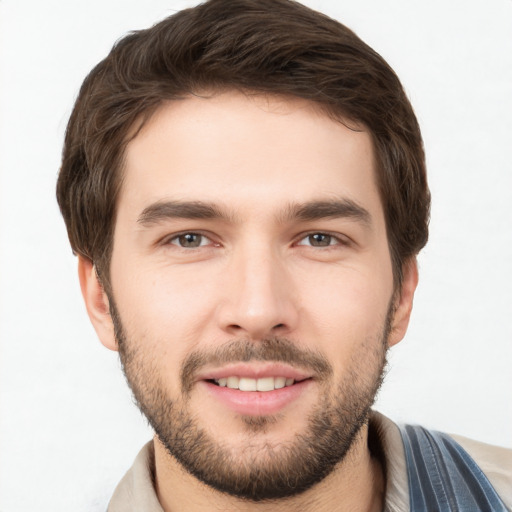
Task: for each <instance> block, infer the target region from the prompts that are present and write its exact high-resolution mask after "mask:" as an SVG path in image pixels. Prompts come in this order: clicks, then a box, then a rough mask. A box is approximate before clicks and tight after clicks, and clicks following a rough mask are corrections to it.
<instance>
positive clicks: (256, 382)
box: [215, 376, 295, 391]
mask: <svg viewBox="0 0 512 512" xmlns="http://www.w3.org/2000/svg"><path fill="white" fill-rule="evenodd" d="M215 382H216V383H217V384H218V385H219V386H221V387H228V388H231V389H239V390H240V391H273V390H274V389H281V388H284V387H286V386H291V385H293V384H294V383H295V380H294V379H287V378H286V377H262V378H261V379H249V378H247V377H240V378H239V377H235V376H233V377H223V378H222V379H215Z"/></svg>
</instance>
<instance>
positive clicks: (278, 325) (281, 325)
mask: <svg viewBox="0 0 512 512" xmlns="http://www.w3.org/2000/svg"><path fill="white" fill-rule="evenodd" d="M281 327H284V324H277V325H274V327H273V329H280V328H281Z"/></svg>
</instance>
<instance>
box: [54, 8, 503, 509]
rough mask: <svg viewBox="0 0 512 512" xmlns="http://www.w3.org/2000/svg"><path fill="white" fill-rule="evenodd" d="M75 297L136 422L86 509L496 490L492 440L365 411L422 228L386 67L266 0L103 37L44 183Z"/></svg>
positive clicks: (407, 288) (394, 332)
mask: <svg viewBox="0 0 512 512" xmlns="http://www.w3.org/2000/svg"><path fill="white" fill-rule="evenodd" d="M57 195H58V200H59V205H60V207H61V210H62V213H63V215H64V218H65V221H66V225H67V228H68V233H69V237H70V241H71V244H72V247H73V249H74V250H75V252H76V253H77V254H78V257H79V276H80V283H81V287H82V292H83V295H84V299H85V303H86V307H87V310H88V313H89V316H90V318H91V321H92V323H93V325H94V327H95V329H96V332H97V333H98V336H99V338H100V340H101V341H102V343H103V344H104V345H105V346H107V347H108V348H111V349H113V350H119V354H120V358H121V361H122V364H123V368H124V372H125V374H126V377H127V380H128V383H129V385H130V387H131V389H132V391H133V394H134V396H135V398H136V400H137V403H138V405H139V407H140V409H141V410H142V411H143V413H144V414H145V415H146V417H147V418H148V420H149V422H150V424H151V426H152V427H153V429H154V430H155V438H154V440H153V442H151V443H149V444H148V445H146V446H145V447H144V448H143V450H142V451H141V453H140V454H139V456H138V457H137V459H136V461H135V463H134V466H133V467H132V468H131V469H130V471H129V472H128V473H127V475H126V476H125V478H124V479H123V481H122V482H121V483H120V485H119V486H118V488H117V490H116V492H115V494H114V496H113V498H112V500H111V503H110V506H109V510H111V511H117V510H155V511H157V510H158V511H161V510H164V511H179V510H187V511H196V510H197V511H200V510H217V509H218V510H267V509H268V510H301V511H308V510H315V511H318V510H361V511H380V510H397V511H402V510H409V509H411V510H432V511H433V510H443V511H444V510H493V511H494V510H507V507H511V506H512V505H511V504H512V492H511V488H512V485H511V474H512V468H511V462H510V458H511V454H510V451H507V450H501V449H498V448H494V447H488V446H485V445H481V444H479V443H475V442H471V441H467V440H463V439H457V441H455V440H454V439H453V438H452V437H449V436H447V435H445V434H441V433H437V432H430V431H426V430H425V429H422V428H420V427H410V426H405V427H402V428H401V429H399V428H398V427H397V426H396V425H395V424H394V423H392V422H391V421H390V420H388V419H387V418H384V417H383V416H381V415H379V414H378V413H375V412H372V411H371V406H372V404H373V401H374V398H375V395H376V393H377V391H378V389H379V386H380V384H381V381H382V376H383V370H384V367H385V361H386V351H387V349H388V348H389V347H390V346H392V345H394V344H396V343H398V342H399V341H400V340H401V339H402V338H403V336H404V334H405V332H406V329H407V325H408V321H409V316H410V313H411V308H412V301H413V296H414V291H415V288H416V285H417V280H418V272H417V266H416V259H415V258H416V255H417V253H418V252H419V251H420V250H421V248H422V247H423V246H424V245H425V243H426V241H427V234H428V233H427V231H428V229H427V226H428V216H429V204H430V195H429V191H428V187H427V182H426V173H425V164H424V154H423V147H422V141H421V135H420V131H419V127H418V124H417V121H416V118H415V116H414V113H413V111H412V108H411V106H410V104H409V101H408V99H407V97H406V95H405V94H404V92H403V89H402V87H401V85H400V82H399V81H398V79H397V77H396V75H395V74H394V73H393V71H392V70H391V69H390V68H389V66H388V65H387V64H386V63H385V62H384V61H383V59H382V58H381V57H380V56H379V55H378V54H376V53H375V52H374V51H373V50H372V49H371V48H369V47H368V46H367V45H365V43H363V42H362V41H361V40H360V39H359V38H357V36H355V34H353V33H352V32H351V31H349V30H348V29H347V28H346V27H344V26H342V25H340V24H339V23H337V22H335V21H333V20H331V19H329V18H327V17H325V16H323V15H321V14H319V13H316V12H314V11H311V10H309V9H307V8H306V7H303V6H301V5H300V4H297V3H294V2H289V1H287V0H263V1H256V0H234V1H230V2H227V1H223V0H211V1H210V2H206V3H205V4H202V5H200V6H198V7H196V8H194V9H189V10H185V11H181V12H179V13H177V14H175V15H174V16H171V17H170V18H168V19H166V20H164V21H162V22H161V23H159V24H157V25H156V26H154V27H153V28H151V29H149V30H145V31H140V32H136V33H132V34H130V35H128V36H126V37H125V38H124V39H122V40H121V41H119V42H118V43H117V44H116V46H115V47H114V48H113V50H112V51H111V53H110V54H109V56H108V57H107V58H106V59H105V60H104V61H102V62H101V63H100V64H98V66H97V67H96V68H95V69H94V70H93V71H92V72H91V74H90V75H89V77H88V78H87V79H86V80H85V82H84V85H83V86H82V89H81V91H80V94H79V97H78V99H77V102H76V105H75V108H74V111H73V113H72V116H71V119H70V122H69V125H68V130H67V134H66V141H65V147H64V154H63V163H62V169H61V173H60V176H59V182H58V190H57Z"/></svg>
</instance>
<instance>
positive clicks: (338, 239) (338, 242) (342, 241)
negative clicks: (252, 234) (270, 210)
mask: <svg viewBox="0 0 512 512" xmlns="http://www.w3.org/2000/svg"><path fill="white" fill-rule="evenodd" d="M315 235H321V236H324V237H327V238H329V242H332V241H333V240H334V241H335V243H334V244H332V243H329V244H328V245H324V246H322V245H317V246H315V245H313V244H311V243H309V244H301V243H300V242H302V241H303V240H306V239H308V238H310V237H313V236H315ZM186 236H195V237H201V241H200V244H199V245H198V246H195V247H184V246H182V245H179V244H178V243H174V241H179V239H180V238H182V237H186ZM205 240H207V241H209V242H210V243H213V244H214V245H217V246H218V245H219V244H215V243H214V242H213V241H212V240H211V238H210V237H208V236H207V235H205V234H204V233H200V232H196V231H185V232H182V233H178V234H175V235H173V236H172V237H171V238H167V239H165V240H164V241H163V245H175V246H177V247H178V248H180V249H185V250H192V249H200V248H201V247H206V246H208V245H209V243H207V244H204V245H203V241H205ZM349 243H350V242H349V241H348V240H346V238H345V237H342V236H340V235H334V234H332V233H329V232H325V231H311V232H309V233H303V234H301V235H300V238H298V239H297V242H295V245H299V246H302V247H313V248H315V247H318V248H323V249H329V248H334V247H337V246H347V245H349Z"/></svg>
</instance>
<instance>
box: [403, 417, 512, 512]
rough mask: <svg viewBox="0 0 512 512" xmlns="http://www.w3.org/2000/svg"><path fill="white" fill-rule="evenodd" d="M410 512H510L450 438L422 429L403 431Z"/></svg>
mask: <svg viewBox="0 0 512 512" xmlns="http://www.w3.org/2000/svg"><path fill="white" fill-rule="evenodd" d="M400 432H401V434H402V440H403V443H404V449H405V458H406V463H407V477H408V481H409V496H410V507H411V512H470V511H471V512H473V511H475V512H477V511H478V512H507V508H506V507H505V504H504V503H503V501H502V500H501V498H500V497H499V496H498V494H497V492H496V491H495V490H494V487H493V486H492V485H491V483H490V482H489V480H488V478H487V477H486V476H485V475H484V473H483V472H482V470H481V469H480V468H479V467H478V465H477V464H476V463H475V461H474V460H473V459H472V458H471V457H470V456H469V454H468V453H467V452H466V451H465V450H464V448H462V446H460V445H459V444H458V443H457V442H455V441H454V440H453V439H452V438H451V437H449V436H448V435H446V434H443V433H442V432H436V431H433V430H427V429H425V428H423V427H419V426H412V425H404V426H401V427H400Z"/></svg>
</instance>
